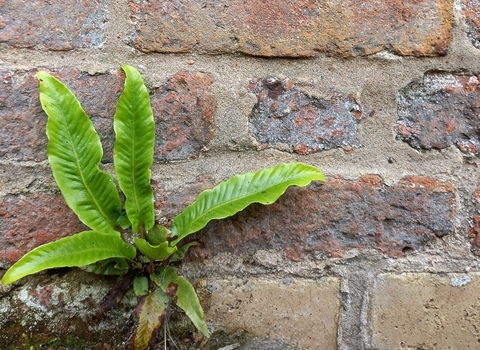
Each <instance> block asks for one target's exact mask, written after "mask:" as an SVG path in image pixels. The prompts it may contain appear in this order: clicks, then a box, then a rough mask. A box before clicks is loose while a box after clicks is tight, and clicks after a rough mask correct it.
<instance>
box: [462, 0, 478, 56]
mask: <svg viewBox="0 0 480 350" xmlns="http://www.w3.org/2000/svg"><path fill="white" fill-rule="evenodd" d="M462 9H463V13H464V15H465V21H466V24H467V36H468V38H469V39H470V41H471V42H472V45H473V46H475V47H476V48H477V49H480V3H479V2H478V0H462Z"/></svg>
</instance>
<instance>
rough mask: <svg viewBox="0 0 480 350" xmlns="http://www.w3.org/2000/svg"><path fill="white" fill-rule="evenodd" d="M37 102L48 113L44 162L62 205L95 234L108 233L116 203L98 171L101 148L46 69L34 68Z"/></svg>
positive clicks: (75, 106) (85, 120)
mask: <svg viewBox="0 0 480 350" xmlns="http://www.w3.org/2000/svg"><path fill="white" fill-rule="evenodd" d="M37 78H38V80H39V81H40V102H41V104H42V107H43V110H44V111H45V113H47V115H48V122H47V136H48V147H47V155H48V161H49V162H50V165H51V167H52V172H53V176H54V178H55V180H56V182H57V184H58V187H59V188H60V191H61V192H62V194H63V197H64V198H65V201H66V202H67V204H68V206H69V207H70V208H71V209H72V210H73V211H74V212H75V213H76V214H77V215H78V217H79V218H80V220H81V221H82V222H83V223H84V224H85V225H87V226H89V227H90V228H91V229H92V230H94V231H98V232H109V231H113V230H114V228H115V227H116V221H117V218H118V216H119V215H120V211H121V209H122V203H121V202H120V197H119V195H118V191H117V189H116V187H115V184H114V183H113V181H112V176H111V175H109V174H107V173H105V172H103V171H100V169H99V164H100V161H101V159H102V146H101V143H100V138H99V137H98V134H97V133H96V131H95V129H94V127H93V124H92V122H91V120H90V118H89V117H88V116H87V114H86V113H85V112H84V110H83V109H82V107H81V106H80V103H79V102H78V100H77V99H76V98H75V96H74V95H73V93H72V92H71V91H70V90H69V89H68V88H67V87H66V86H65V85H64V84H63V83H61V82H60V81H58V80H57V79H56V78H54V77H53V76H51V75H50V74H48V73H46V72H38V73H37Z"/></svg>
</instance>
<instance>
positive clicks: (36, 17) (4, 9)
mask: <svg viewBox="0 0 480 350" xmlns="http://www.w3.org/2000/svg"><path fill="white" fill-rule="evenodd" d="M0 5H1V6H0V43H2V42H3V43H6V44H7V45H10V46H13V47H27V48H46V49H49V50H73V49H75V48H92V47H98V46H100V45H102V44H103V43H104V41H105V22H106V15H107V7H106V1H104V0H100V1H77V0H63V1H45V0H29V1H26V0H2V1H0Z"/></svg>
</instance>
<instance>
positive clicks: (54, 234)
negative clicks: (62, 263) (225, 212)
mask: <svg viewBox="0 0 480 350" xmlns="http://www.w3.org/2000/svg"><path fill="white" fill-rule="evenodd" d="M122 64H131V65H134V66H136V67H138V68H139V70H140V71H141V72H142V74H143V76H144V78H145V81H146V84H147V85H148V87H149V88H150V90H151V98H152V106H153V109H154V114H155V118H156V125H157V129H156V132H157V141H156V145H155V164H154V167H153V181H152V184H153V187H154V189H155V205H156V208H157V209H159V210H161V212H162V215H163V216H165V218H166V219H167V220H170V219H171V218H172V217H173V216H174V215H176V214H177V213H179V212H180V211H181V210H182V209H183V208H184V207H185V206H186V205H188V204H189V203H190V202H191V201H192V200H193V198H195V195H196V194H198V193H199V192H200V191H202V190H203V189H206V188H211V187H212V186H213V185H215V184H216V183H218V182H219V181H221V180H223V179H225V178H227V177H229V176H231V175H233V174H235V173H239V172H246V171H253V170H257V169H260V168H261V167H264V166H273V165H275V164H278V163H280V162H288V161H303V162H306V163H309V164H313V165H316V166H318V167H319V168H321V169H322V170H323V171H324V173H325V174H326V175H327V177H328V181H327V182H326V183H325V184H320V183H314V184H312V185H310V186H309V187H307V188H302V189H296V188H292V189H289V190H288V191H287V193H286V195H285V196H284V197H282V198H281V199H280V200H279V201H278V202H277V203H276V204H274V205H272V206H268V207H262V206H258V205H253V206H251V207H249V208H248V209H247V210H246V211H245V212H242V213H240V214H238V215H236V216H234V217H232V218H229V219H226V220H222V221H219V222H213V223H211V224H209V225H208V226H207V227H206V228H205V229H204V230H203V231H202V232H201V233H200V234H198V236H197V238H198V239H199V240H201V241H202V242H203V243H204V247H202V248H199V247H195V248H194V249H192V251H191V253H190V254H189V256H188V259H187V260H188V261H187V262H186V263H185V264H184V266H183V270H182V271H183V273H184V274H185V275H186V276H188V277H189V278H191V279H192V280H193V281H195V284H196V285H197V287H198V288H199V293H200V295H201V299H202V303H203V305H204V306H205V311H206V319H207V321H208V324H209V326H210V327H211V329H212V330H217V331H219V330H224V331H226V332H227V333H228V334H233V335H234V336H232V337H233V338H231V339H234V338H235V334H238V332H237V333H235V331H238V329H243V330H244V331H246V332H248V333H250V334H252V335H255V336H258V337H259V338H260V340H259V341H265V342H274V343H275V342H277V343H278V344H283V345H278V346H279V348H281V349H287V348H291V349H294V348H299V349H345V350H347V349H348V350H350V349H351V350H357V349H450V348H453V349H467V348H470V349H475V348H478V347H479V346H480V345H479V344H480V326H479V325H480V297H479V290H480V214H479V213H480V171H479V169H478V167H479V166H480V160H479V153H480V81H479V79H480V4H479V2H478V1H476V0H455V1H454V0H417V1H398V0H385V1H374V0H364V1H353V0H338V1H323V0H316V1H314V0H291V1H282V0H277V1H270V2H267V1H260V0H242V1H240V0H223V1H206V0H179V1H173V0H166V1H141V0H132V1H128V0H121V1H106V0H98V1H73V0H65V1H61V2H58V1H41V0H32V1H24V0H0V275H1V274H2V273H3V270H4V269H6V268H8V267H9V266H11V264H12V263H14V262H15V261H16V260H17V259H19V258H20V257H21V256H22V254H24V253H25V252H27V251H28V250H30V249H32V248H34V247H35V246H38V245H39V244H42V243H46V242H49V241H51V240H54V239H56V238H59V237H63V236H65V235H68V234H70V233H74V232H78V231H80V230H82V229H83V225H82V224H81V223H80V222H79V221H78V219H77V218H76V217H75V216H74V215H73V214H72V213H71V212H70V211H69V210H68V208H67V207H66V205H65V203H64V202H63V199H62V197H61V196H60V194H59V192H58V190H57V188H56V186H55V183H54V181H53V178H52V176H51V173H50V171H49V167H48V164H47V163H46V154H45V146H46V136H45V130H44V129H45V123H46V116H45V114H44V113H43V112H42V110H41V107H40V104H39V101H38V93H37V89H38V83H37V81H36V79H35V76H34V75H35V72H36V71H37V70H39V69H42V70H48V71H51V72H52V73H53V74H55V75H56V76H57V77H59V78H60V79H62V80H63V81H65V82H66V83H67V85H68V86H69V87H70V88H71V89H72V90H73V91H74V92H75V93H76V95H77V96H78V98H79V100H80V101H81V103H82V105H83V106H84V108H85V110H86V111H87V113H88V114H89V115H90V116H91V118H92V120H93V122H94V124H95V127H96V128H97V130H98V131H99V133H100V135H101V138H102V142H103V145H104V158H103V162H104V167H105V168H106V169H111V168H112V165H111V160H112V144H113V129H112V116H113V113H114V106H115V104H116V100H117V98H118V96H119V94H120V92H121V89H122V84H123V76H122V73H121V72H120V70H119V66H120V65H122ZM112 283H113V280H112V279H109V278H98V277H96V276H92V275H87V274H84V273H81V272H79V271H77V270H65V269H62V270H58V271H51V272H48V273H43V274H40V275H38V276H34V277H29V278H25V279H24V280H22V281H21V282H19V283H17V284H15V285H14V286H2V285H0V311H1V314H2V317H0V347H1V348H5V349H8V347H9V346H11V347H12V348H19V347H22V346H26V345H28V344H29V342H34V341H35V342H37V343H42V344H50V346H52V348H55V346H57V345H58V344H60V345H61V346H66V345H65V344H67V345H68V346H73V345H71V344H73V343H74V342H75V341H76V342H77V343H78V342H80V344H84V345H83V346H85V347H86V346H87V345H85V344H87V343H88V344H91V341H92V339H93V340H94V341H93V343H95V344H96V346H94V345H92V348H98V349H103V348H105V349H108V348H121V346H122V344H126V343H128V341H129V336H130V335H131V331H132V329H133V328H132V326H133V322H134V318H133V312H132V308H133V306H132V305H134V302H135V300H134V298H133V297H132V296H129V297H127V298H126V299H125V300H124V301H123V302H122V304H121V305H120V308H118V309H116V310H113V311H111V312H107V313H106V314H105V315H104V316H103V317H102V318H101V319H98V318H96V317H95V310H96V308H97V307H98V305H99V302H100V300H101V298H102V296H103V295H104V294H105V292H106V291H107V290H108V288H109V286H111V285H112ZM172 324H177V325H179V324H180V323H178V322H177V323H175V322H174V321H172ZM172 327H173V326H172ZM179 327H180V326H179ZM232 332H233V333H232ZM184 337H185V338H187V339H190V338H191V335H190V334H189V333H188V332H187V333H186V335H185V336H184ZM55 339H57V340H55ZM83 341H87V343H82V342H83ZM193 341H195V337H193V340H192V339H191V340H190V342H191V343H192V342H193ZM232 343H234V341H233V340H232ZM232 343H231V344H232ZM277 343H275V344H277ZM55 344H57V345H55ZM208 344H209V343H207V345H206V346H207V347H208V346H211V347H210V348H211V349H216V348H219V347H220V345H218V346H217V347H214V345H212V343H210V345H208ZM259 344H260V343H259ZM262 344H264V345H263V348H265V349H266V348H267V347H266V345H265V344H266V343H262ZM269 344H271V343H269ZM60 345H58V346H60ZM227 345H228V344H227ZM89 346H90V345H89ZM184 346H187V345H184ZM272 346H274V345H272ZM247 348H248V346H245V347H244V349H247ZM257 348H259V349H260V348H262V346H260V345H258V346H257ZM249 349H252V347H250V348H249Z"/></svg>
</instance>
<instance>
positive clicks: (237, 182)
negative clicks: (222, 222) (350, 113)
mask: <svg viewBox="0 0 480 350" xmlns="http://www.w3.org/2000/svg"><path fill="white" fill-rule="evenodd" d="M313 180H322V181H325V176H324V175H323V174H322V172H321V171H320V170H318V169H317V168H315V167H313V166H310V165H307V164H303V163H288V164H280V165H277V166H276V167H274V168H265V169H262V170H260V171H257V172H254V173H246V174H242V175H236V176H234V177H232V178H230V179H229V180H227V181H224V182H221V183H220V184H218V185H217V186H215V187H214V188H213V189H211V190H206V191H203V192H202V193H200V195H199V196H198V197H197V199H196V200H195V201H194V202H193V203H192V204H191V205H189V206H188V207H187V208H185V210H184V211H183V212H182V213H180V214H179V215H178V216H177V217H175V219H174V220H173V224H172V227H171V230H172V235H171V236H172V237H177V236H178V238H177V239H176V240H175V241H173V242H172V245H176V244H177V243H178V242H179V241H180V240H181V239H182V238H184V237H185V236H187V235H189V234H191V233H194V232H197V231H198V230H200V229H202V228H203V227H205V225H206V224H207V223H208V222H209V221H210V220H213V219H223V218H226V217H229V216H232V215H234V214H235V213H237V212H239V211H241V210H243V209H245V208H246V207H247V206H248V205H250V204H252V203H261V204H272V203H274V202H275V201H276V200H277V199H278V198H279V197H280V196H281V195H282V194H283V193H284V192H285V190H286V189H287V187H289V186H292V185H296V186H306V185H308V184H309V183H310V182H311V181H313Z"/></svg>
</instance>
